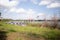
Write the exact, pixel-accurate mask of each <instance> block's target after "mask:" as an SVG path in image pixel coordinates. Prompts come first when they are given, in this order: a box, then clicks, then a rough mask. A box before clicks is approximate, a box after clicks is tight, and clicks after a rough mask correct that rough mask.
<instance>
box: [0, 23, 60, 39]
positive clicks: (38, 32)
mask: <svg viewBox="0 0 60 40" xmlns="http://www.w3.org/2000/svg"><path fill="white" fill-rule="evenodd" d="M0 30H3V31H7V32H20V33H27V35H28V36H34V37H43V38H45V39H47V40H57V39H59V38H60V30H58V29H50V28H46V27H31V26H25V27H23V26H18V25H12V24H6V23H5V22H0Z"/></svg>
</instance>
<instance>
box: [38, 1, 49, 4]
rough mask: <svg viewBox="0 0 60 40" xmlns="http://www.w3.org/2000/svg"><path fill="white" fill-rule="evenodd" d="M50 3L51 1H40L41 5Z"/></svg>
mask: <svg viewBox="0 0 60 40" xmlns="http://www.w3.org/2000/svg"><path fill="white" fill-rule="evenodd" d="M49 3H50V1H45V0H44V1H41V2H40V3H39V5H48V4H49Z"/></svg>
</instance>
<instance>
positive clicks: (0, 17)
mask: <svg viewBox="0 0 60 40" xmlns="http://www.w3.org/2000/svg"><path fill="white" fill-rule="evenodd" d="M0 21H1V12H0Z"/></svg>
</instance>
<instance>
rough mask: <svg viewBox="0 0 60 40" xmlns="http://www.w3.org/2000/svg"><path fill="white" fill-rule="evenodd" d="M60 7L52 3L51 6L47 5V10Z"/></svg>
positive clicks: (58, 4) (59, 4)
mask: <svg viewBox="0 0 60 40" xmlns="http://www.w3.org/2000/svg"><path fill="white" fill-rule="evenodd" d="M56 7H60V3H51V4H50V5H47V8H56Z"/></svg>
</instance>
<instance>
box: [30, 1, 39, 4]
mask: <svg viewBox="0 0 60 40" xmlns="http://www.w3.org/2000/svg"><path fill="white" fill-rule="evenodd" d="M30 1H31V2H32V3H34V4H38V0H30Z"/></svg>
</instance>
